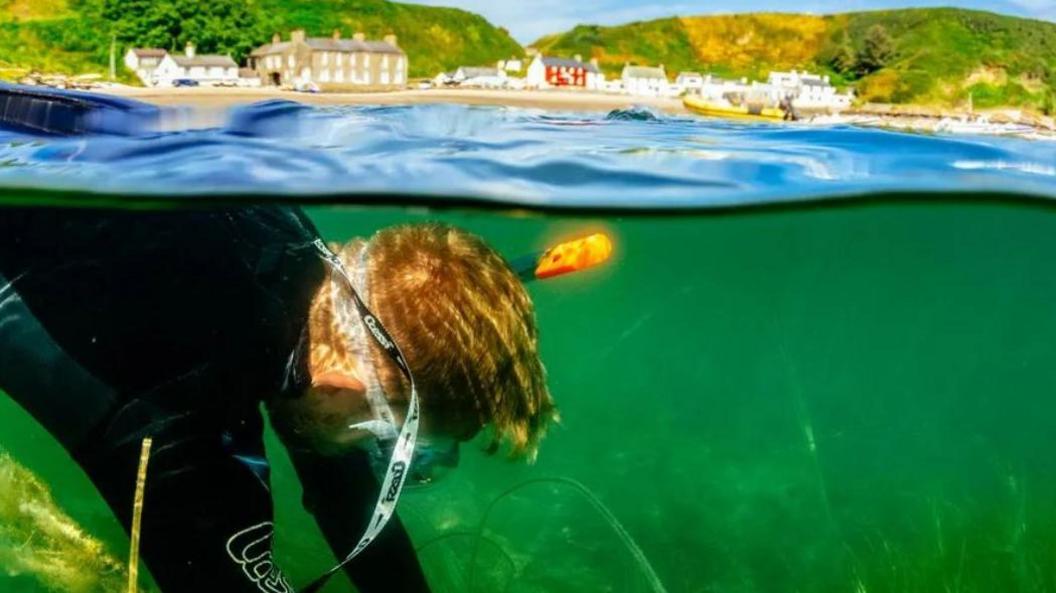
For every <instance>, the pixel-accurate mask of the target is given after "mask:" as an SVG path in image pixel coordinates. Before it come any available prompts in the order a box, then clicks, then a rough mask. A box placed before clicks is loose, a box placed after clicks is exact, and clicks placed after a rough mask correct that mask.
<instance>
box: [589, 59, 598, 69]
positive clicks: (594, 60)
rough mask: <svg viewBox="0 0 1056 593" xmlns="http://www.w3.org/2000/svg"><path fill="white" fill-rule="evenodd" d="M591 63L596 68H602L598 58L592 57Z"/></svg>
mask: <svg viewBox="0 0 1056 593" xmlns="http://www.w3.org/2000/svg"><path fill="white" fill-rule="evenodd" d="M590 65H591V66H594V67H595V68H600V66H599V65H598V59H597V58H591V59H590Z"/></svg>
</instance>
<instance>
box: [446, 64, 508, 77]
mask: <svg viewBox="0 0 1056 593" xmlns="http://www.w3.org/2000/svg"><path fill="white" fill-rule="evenodd" d="M458 72H461V73H462V75H463V76H465V77H466V78H481V77H485V76H499V75H500V74H499V69H498V68H488V67H476V66H462V67H461V68H459V69H458V70H457V71H456V72H455V74H458Z"/></svg>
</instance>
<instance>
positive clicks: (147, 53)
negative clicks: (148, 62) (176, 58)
mask: <svg viewBox="0 0 1056 593" xmlns="http://www.w3.org/2000/svg"><path fill="white" fill-rule="evenodd" d="M132 53H134V54H136V55H137V56H139V57H141V58H164V57H165V54H167V53H169V52H167V51H165V50H163V49H158V48H156V47H133V48H132Z"/></svg>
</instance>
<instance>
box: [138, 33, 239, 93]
mask: <svg viewBox="0 0 1056 593" xmlns="http://www.w3.org/2000/svg"><path fill="white" fill-rule="evenodd" d="M154 79H155V80H156V84H157V85H158V86H173V83H174V82H175V81H177V80H194V81H196V82H197V83H198V84H216V83H223V84H238V82H239V75H238V64H236V63H235V61H234V60H233V59H231V56H219V55H198V54H197V53H196V52H195V50H194V44H191V43H188V44H187V50H186V51H185V52H184V55H182V56H174V55H172V54H167V55H166V56H165V57H164V58H162V60H161V64H159V65H158V69H157V70H155V71H154Z"/></svg>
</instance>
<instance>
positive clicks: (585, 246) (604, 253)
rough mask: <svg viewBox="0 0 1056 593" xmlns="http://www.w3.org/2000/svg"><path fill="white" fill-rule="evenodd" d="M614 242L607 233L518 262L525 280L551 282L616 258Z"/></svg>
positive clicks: (564, 245)
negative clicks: (613, 254) (613, 252)
mask: <svg viewBox="0 0 1056 593" xmlns="http://www.w3.org/2000/svg"><path fill="white" fill-rule="evenodd" d="M612 250H613V246H612V239H610V238H609V237H608V236H606V235H605V234H603V233H595V234H593V235H589V236H587V237H582V238H579V239H573V240H571V241H565V242H564V243H560V244H558V245H555V246H553V247H551V248H550V249H547V250H546V251H544V252H543V253H541V254H537V255H529V256H525V257H523V258H520V259H518V260H517V261H516V262H514V264H513V267H514V269H515V270H516V271H517V274H518V275H519V276H520V277H521V280H523V281H525V282H528V281H531V280H547V279H550V278H556V277H557V276H563V275H565V274H571V273H573V272H580V271H583V270H586V269H589V268H593V267H596V266H598V265H601V264H603V263H605V262H606V261H608V260H609V258H610V257H612Z"/></svg>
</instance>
